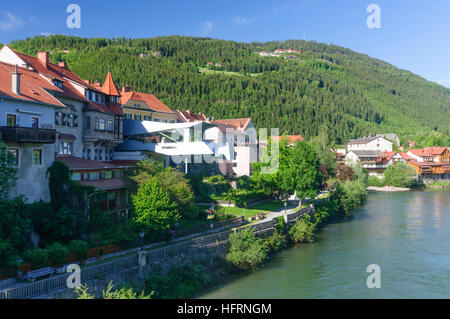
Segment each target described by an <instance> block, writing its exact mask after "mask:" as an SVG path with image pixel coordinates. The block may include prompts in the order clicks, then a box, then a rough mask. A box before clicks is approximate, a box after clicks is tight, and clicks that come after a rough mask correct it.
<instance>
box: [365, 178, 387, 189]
mask: <svg viewBox="0 0 450 319" xmlns="http://www.w3.org/2000/svg"><path fill="white" fill-rule="evenodd" d="M368 185H369V186H376V187H383V186H384V179H381V178H378V177H376V176H369V179H368Z"/></svg>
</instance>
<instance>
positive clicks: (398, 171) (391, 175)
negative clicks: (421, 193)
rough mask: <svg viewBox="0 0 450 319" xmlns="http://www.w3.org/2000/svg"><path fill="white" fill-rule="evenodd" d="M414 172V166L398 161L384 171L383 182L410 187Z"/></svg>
mask: <svg viewBox="0 0 450 319" xmlns="http://www.w3.org/2000/svg"><path fill="white" fill-rule="evenodd" d="M415 175H416V173H415V171H414V168H412V167H411V166H409V165H408V164H406V163H403V162H398V163H395V164H394V165H391V166H389V167H388V168H386V170H385V171H384V180H385V184H386V185H389V186H395V187H411V186H412V185H413V183H414V177H415Z"/></svg>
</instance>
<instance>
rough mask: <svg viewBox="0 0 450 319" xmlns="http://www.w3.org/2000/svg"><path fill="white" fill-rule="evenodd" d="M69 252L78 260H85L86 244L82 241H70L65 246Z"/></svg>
mask: <svg viewBox="0 0 450 319" xmlns="http://www.w3.org/2000/svg"><path fill="white" fill-rule="evenodd" d="M67 248H68V249H69V252H71V253H75V254H76V255H77V258H78V259H80V260H83V259H86V258H87V251H88V244H87V243H86V242H85V241H82V240H71V241H70V242H69V244H68V245H67Z"/></svg>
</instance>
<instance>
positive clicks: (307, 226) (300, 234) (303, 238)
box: [289, 215, 315, 243]
mask: <svg viewBox="0 0 450 319" xmlns="http://www.w3.org/2000/svg"><path fill="white" fill-rule="evenodd" d="M314 231H315V224H313V223H312V222H311V218H310V216H309V215H305V216H303V217H302V218H300V219H298V220H297V221H296V222H295V224H294V225H293V226H292V227H291V229H289V237H290V238H291V240H292V241H293V242H294V243H311V242H313V241H314Z"/></svg>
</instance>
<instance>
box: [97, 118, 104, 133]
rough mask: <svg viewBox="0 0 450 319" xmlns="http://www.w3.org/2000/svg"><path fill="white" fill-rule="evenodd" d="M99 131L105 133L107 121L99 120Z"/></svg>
mask: <svg viewBox="0 0 450 319" xmlns="http://www.w3.org/2000/svg"><path fill="white" fill-rule="evenodd" d="M98 130H99V131H104V130H105V120H104V119H99V120H98Z"/></svg>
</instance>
